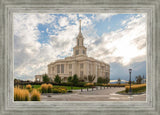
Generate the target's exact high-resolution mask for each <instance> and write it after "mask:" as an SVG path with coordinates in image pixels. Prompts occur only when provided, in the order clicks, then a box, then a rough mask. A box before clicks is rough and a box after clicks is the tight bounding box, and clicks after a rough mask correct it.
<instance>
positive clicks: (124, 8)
mask: <svg viewBox="0 0 160 115" xmlns="http://www.w3.org/2000/svg"><path fill="white" fill-rule="evenodd" d="M0 3H1V4H0V27H1V30H0V64H1V66H0V114H1V115H10V114H16V115H22V114H24V115H27V114H30V115H34V114H40V115H42V114H56V115H57V114H63V115H69V114H87V115H88V114H92V115H94V114H107V115H120V114H121V115H135V114H138V115H140V114H141V115H159V114H160V109H159V108H160V90H159V88H160V77H159V74H160V71H159V69H160V53H159V50H160V39H159V37H160V33H159V31H160V28H159V24H160V14H159V11H160V1H159V0H153V1H149V0H139V1H134V0H119V1H118V0H113V1H110V0H105V1H104V0H99V1H96V0H75V1H73V0H45V1H44V0H39V1H37V0H32V1H28V0H14V1H13V0H0ZM22 12H23V13H107V12H109V13H146V14H147V62H146V66H147V73H146V74H147V76H148V77H147V91H146V95H147V99H146V101H133V102H124V101H118V102H116V101H115V102H112V101H105V102H102V101H94V102H93V101H83V102H82V101H81V102H80V101H72V102H67V101H52V102H51V101H50V102H49V101H48V102H45V101H40V102H31V101H29V102H15V101H14V99H13V90H14V83H13V81H14V53H13V50H14V42H13V41H14V40H13V28H12V27H13V25H12V24H13V15H14V13H22Z"/></svg>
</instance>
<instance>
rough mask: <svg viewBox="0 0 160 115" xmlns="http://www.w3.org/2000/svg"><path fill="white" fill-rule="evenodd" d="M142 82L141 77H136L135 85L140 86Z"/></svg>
mask: <svg viewBox="0 0 160 115" xmlns="http://www.w3.org/2000/svg"><path fill="white" fill-rule="evenodd" d="M142 80H143V78H142V77H141V75H139V76H136V83H137V84H141V82H142Z"/></svg>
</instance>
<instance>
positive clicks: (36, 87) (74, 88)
mask: <svg viewBox="0 0 160 115" xmlns="http://www.w3.org/2000/svg"><path fill="white" fill-rule="evenodd" d="M32 86H33V87H34V88H35V89H38V88H40V87H41V85H32ZM53 87H65V88H66V89H67V90H71V86H58V85H54V86H53ZM77 89H81V87H72V90H77ZM83 89H84V88H83Z"/></svg>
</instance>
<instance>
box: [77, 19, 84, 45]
mask: <svg viewBox="0 0 160 115" xmlns="http://www.w3.org/2000/svg"><path fill="white" fill-rule="evenodd" d="M83 39H84V38H83V35H82V32H81V20H79V34H78V36H77V46H83Z"/></svg>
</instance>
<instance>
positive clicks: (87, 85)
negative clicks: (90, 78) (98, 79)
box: [85, 83, 94, 87]
mask: <svg viewBox="0 0 160 115" xmlns="http://www.w3.org/2000/svg"><path fill="white" fill-rule="evenodd" d="M91 86H94V83H86V84H85V87H91Z"/></svg>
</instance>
